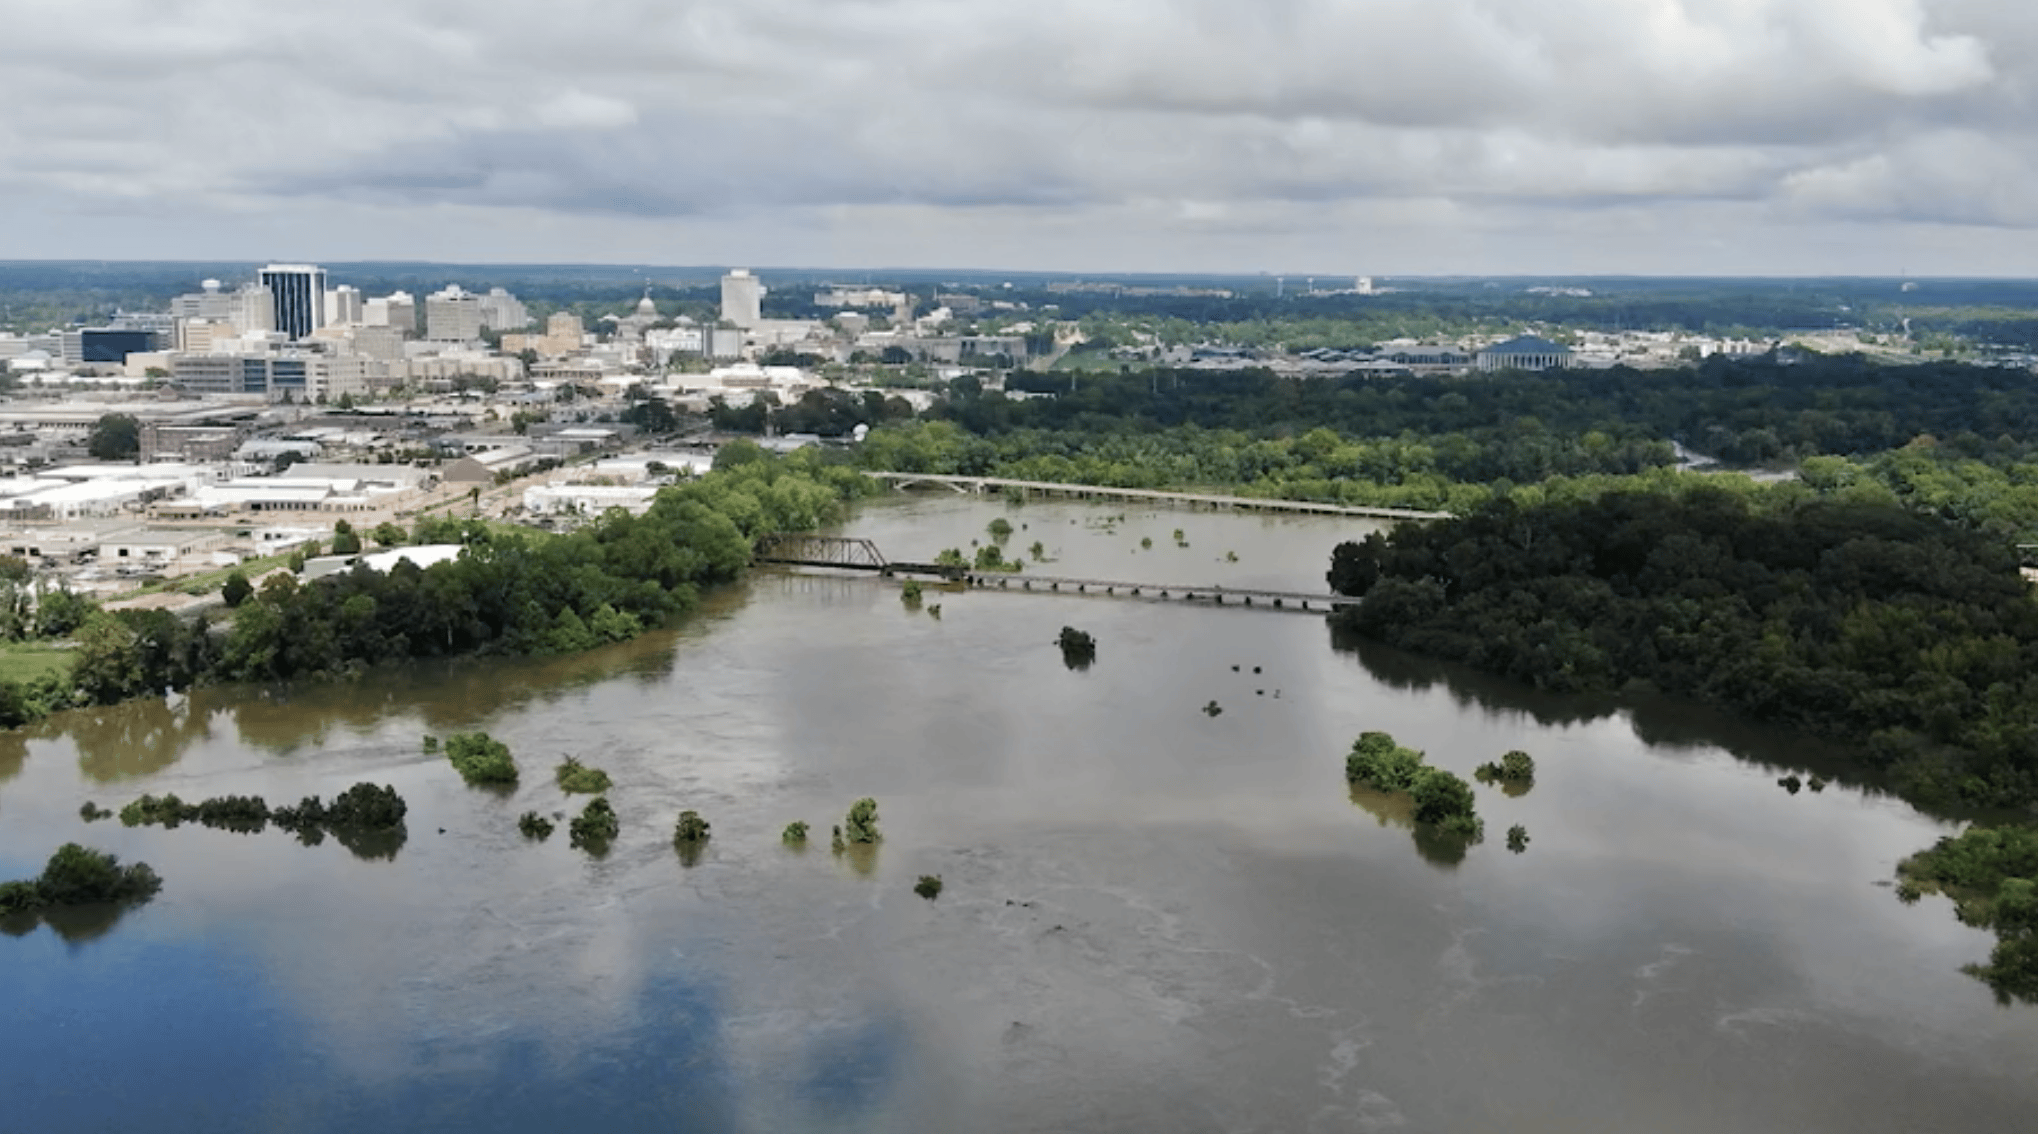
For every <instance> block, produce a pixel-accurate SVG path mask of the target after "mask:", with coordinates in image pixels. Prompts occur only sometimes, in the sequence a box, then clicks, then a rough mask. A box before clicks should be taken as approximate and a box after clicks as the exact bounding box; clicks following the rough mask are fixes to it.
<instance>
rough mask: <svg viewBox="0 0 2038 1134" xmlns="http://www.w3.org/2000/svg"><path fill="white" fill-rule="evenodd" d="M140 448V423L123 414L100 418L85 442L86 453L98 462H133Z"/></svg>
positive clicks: (132, 417) (131, 416)
mask: <svg viewBox="0 0 2038 1134" xmlns="http://www.w3.org/2000/svg"><path fill="white" fill-rule="evenodd" d="M141 448H142V433H141V422H140V421H138V420H136V419H135V417H134V416H133V415H131V414H125V413H109V414H107V415H105V416H104V417H101V418H100V419H99V421H98V423H97V424H95V425H93V427H92V433H91V436H90V437H88V438H87V439H86V442H85V449H86V451H87V452H89V453H91V454H92V458H93V459H94V460H99V461H127V460H133V459H134V457H135V455H136V454H138V453H140V452H141Z"/></svg>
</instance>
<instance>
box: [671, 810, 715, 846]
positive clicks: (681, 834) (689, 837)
mask: <svg viewBox="0 0 2038 1134" xmlns="http://www.w3.org/2000/svg"><path fill="white" fill-rule="evenodd" d="M708 827H709V823H708V821H707V820H706V819H703V818H701V813H700V812H698V811H682V812H680V813H679V821H678V822H676V823H674V824H673V826H672V841H673V842H675V843H703V842H706V841H707V839H708Z"/></svg>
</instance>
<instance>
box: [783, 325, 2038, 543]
mask: <svg viewBox="0 0 2038 1134" xmlns="http://www.w3.org/2000/svg"><path fill="white" fill-rule="evenodd" d="M1072 381H1073V383H1074V388H1073V389H1072V390H1071V389H1070V388H1069V387H1070V383H1071V382H1072ZM1012 382H1013V384H1014V385H1015V386H1028V385H1047V386H1055V387H1058V388H1059V389H1060V391H1061V392H1060V393H1059V395H1058V396H1056V397H1053V398H1040V399H1028V400H1019V399H1015V398H1008V397H1005V396H1003V395H1002V394H999V393H997V392H988V393H987V392H984V391H983V390H982V389H981V387H980V386H978V385H977V384H976V383H975V382H974V380H973V379H963V380H961V381H959V382H958V383H957V384H956V385H955V387H954V388H953V390H952V391H951V393H950V394H949V396H948V397H946V398H945V399H943V400H941V401H939V402H937V403H936V405H935V406H934V408H933V409H932V410H930V411H929V412H928V413H927V414H926V415H925V418H926V420H921V421H914V422H899V421H895V420H893V419H894V418H895V417H896V412H895V410H893V409H889V408H887V406H886V404H885V403H884V402H882V401H881V400H878V399H873V398H863V399H856V398H853V397H851V396H850V395H848V394H846V393H833V392H829V393H817V394H812V395H809V396H808V398H807V399H806V400H805V401H803V402H802V403H801V404H800V405H797V406H788V407H784V408H782V409H780V410H777V411H774V412H773V415H772V417H773V420H774V421H777V422H779V423H780V424H781V427H790V426H792V425H795V424H797V425H799V426H801V427H804V428H808V429H819V430H821V431H836V430H846V429H847V428H849V427H851V426H853V425H854V424H856V423H857V422H859V421H862V422H865V423H875V424H877V425H878V426H879V427H878V428H875V429H874V430H873V431H872V432H871V433H870V435H869V437H868V438H867V439H866V441H865V442H864V444H863V445H862V446H860V447H859V450H858V460H859V462H860V463H861V464H862V465H863V466H864V467H866V468H871V469H891V470H898V471H904V472H935V473H961V474H971V475H990V474H997V475H1005V476H1014V477H1019V478H1023V479H1032V480H1052V481H1073V482H1081V483H1091V484H1109V485H1119V486H1125V487H1140V488H1178V487H1196V486H1223V487H1227V488H1229V489H1231V490H1233V491H1236V492H1239V493H1241V494H1243V495H1255V496H1271V497H1281V498H1289V499H1306V500H1324V501H1332V502H1339V503H1346V504H1368V505H1388V506H1400V507H1411V508H1423V509H1438V510H1444V511H1453V512H1464V511H1467V510H1470V509H1472V508H1475V507H1477V506H1478V505H1480V504H1482V503H1484V502H1486V501H1488V500H1491V499H1493V498H1495V497H1496V496H1503V495H1508V494H1510V493H1513V492H1515V491H1516V489H1517V486H1521V485H1549V486H1551V487H1553V488H1556V489H1558V490H1561V482H1562V481H1563V480H1565V479H1572V478H1601V477H1609V476H1614V477H1619V476H1637V475H1640V476H1644V477H1645V479H1651V480H1653V479H1654V474H1655V473H1657V472H1658V471H1660V470H1663V469H1667V468H1669V467H1671V466H1673V465H1674V464H1675V463H1676V461H1677V453H1676V450H1675V447H1674V445H1673V444H1672V442H1678V443H1682V444H1685V445H1686V446H1688V447H1689V448H1691V449H1692V450H1694V451H1697V452H1700V453H1704V454H1707V455H1710V456H1713V457H1717V458H1720V459H1722V460H1724V461H1726V462H1727V463H1728V464H1729V465H1734V464H1757V465H1769V466H1781V465H1789V464H1796V465H1797V466H1798V468H1799V470H1800V472H1801V475H1802V477H1803V481H1804V483H1805V485H1806V486H1808V487H1809V488H1810V489H1811V490H1812V491H1814V492H1816V493H1818V494H1821V495H1829V496H1834V497H1837V498H1843V499H1847V500H1851V501H1855V502H1860V503H1876V502H1881V503H1891V504H1901V505H1903V506H1905V507H1909V508H1912V509H1915V510H1918V511H1921V512H1925V513H1928V514H1932V515H1936V516H1940V517H1943V518H1947V519H1953V520H1958V521H1961V522H1963V523H1967V524H1971V525H1973V526H1975V527H1977V528H1980V529H1982V530H1985V531H1988V532H1990V533H1991V534H1993V535H1995V536H1997V537H1999V538H2002V539H2005V540H2008V541H2011V542H2038V444H2034V442H2033V441H2032V440H2030V439H2031V438H2033V437H2038V385H2034V384H2033V383H2032V382H2030V381H2029V378H2028V376H2027V375H2024V374H2023V373H2021V372H2017V371H2009V370H2003V369H1999V368H1987V367H1974V366H1966V365H1960V364H1954V363H1933V364H1926V365H1920V366H1910V367H1888V366H1872V365H1868V364H1865V363H1862V362H1860V361H1859V360H1855V359H1819V358H1813V359H1810V360H1808V361H1806V362H1803V363H1800V364H1794V365H1784V364H1781V363H1779V362H1777V361H1775V360H1773V359H1770V360H1757V361H1745V360H1743V361H1734V360H1725V359H1721V360H1714V361H1709V362H1708V363H1707V364H1705V365H1703V366H1700V367H1698V368H1695V369H1693V370H1687V371H1667V372H1666V371H1635V370H1610V371H1570V372H1566V373H1562V374H1541V375H1531V374H1507V373H1502V374H1493V375H1471V376H1458V377H1434V378H1431V377H1423V378H1365V379H1360V378H1353V379H1289V378H1280V377H1276V376H1274V375H1272V374H1268V373H1266V372H1263V371H1262V372H1239V373H1230V374H1218V373H1206V372H1170V371H1153V372H1141V373H1137V374H1123V375H1104V376H1083V377H1079V378H1074V379H1071V378H1070V377H1068V376H1066V375H1023V376H1014V378H1013V379H1012ZM756 416H757V418H758V421H757V422H756V424H757V426H758V427H759V428H761V427H762V424H763V415H762V414H758V415H756ZM888 421H890V422H891V424H885V423H886V422H888ZM831 426H832V427H833V429H831V428H830V427H831Z"/></svg>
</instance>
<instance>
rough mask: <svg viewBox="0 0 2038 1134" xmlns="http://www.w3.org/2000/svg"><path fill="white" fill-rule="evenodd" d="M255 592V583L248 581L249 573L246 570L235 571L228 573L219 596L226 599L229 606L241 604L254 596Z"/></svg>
mask: <svg viewBox="0 0 2038 1134" xmlns="http://www.w3.org/2000/svg"><path fill="white" fill-rule="evenodd" d="M254 593H255V585H254V584H253V583H250V582H248V573H247V572H246V571H235V572H233V573H232V574H230V575H228V576H227V577H226V582H225V583H223V584H221V586H220V588H219V596H220V597H221V598H223V599H225V600H226V604H227V605H228V606H229V607H238V606H240V605H241V604H242V603H244V602H246V601H248V599H250V598H252V597H253V596H254Z"/></svg>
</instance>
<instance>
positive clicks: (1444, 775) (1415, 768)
mask: <svg viewBox="0 0 2038 1134" xmlns="http://www.w3.org/2000/svg"><path fill="white" fill-rule="evenodd" d="M1345 779H1346V780H1348V781H1349V782H1351V783H1354V784H1359V785H1362V786H1365V787H1369V788H1372V789H1374V790H1375V791H1383V792H1406V793H1408V795H1409V797H1410V799H1411V800H1412V801H1413V802H1414V805H1415V811H1414V818H1415V822H1416V823H1418V824H1422V825H1426V826H1430V827H1435V828H1436V829H1438V830H1440V831H1443V832H1445V833H1447V834H1451V835H1456V836H1459V837H1461V838H1463V839H1465V840H1467V841H1469V842H1475V843H1476V842H1478V841H1480V840H1481V839H1483V838H1484V837H1485V835H1486V824H1485V822H1484V821H1483V820H1481V819H1480V818H1479V816H1478V814H1477V812H1476V811H1475V810H1474V806H1473V798H1472V785H1470V784H1468V783H1466V782H1465V781H1464V780H1462V779H1459V778H1458V777H1457V776H1456V775H1454V774H1452V773H1450V772H1447V771H1445V770H1443V769H1442V768H1432V767H1430V766H1429V764H1428V763H1426V762H1425V761H1424V759H1423V754H1422V753H1421V752H1419V751H1416V750H1415V749H1413V748H1403V747H1402V746H1401V745H1399V744H1397V743H1395V741H1394V738H1393V737H1392V736H1390V735H1389V734H1387V733H1384V732H1364V733H1360V734H1359V739H1358V740H1356V741H1354V742H1353V743H1352V750H1351V753H1350V754H1349V755H1347V756H1346V757H1345Z"/></svg>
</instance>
